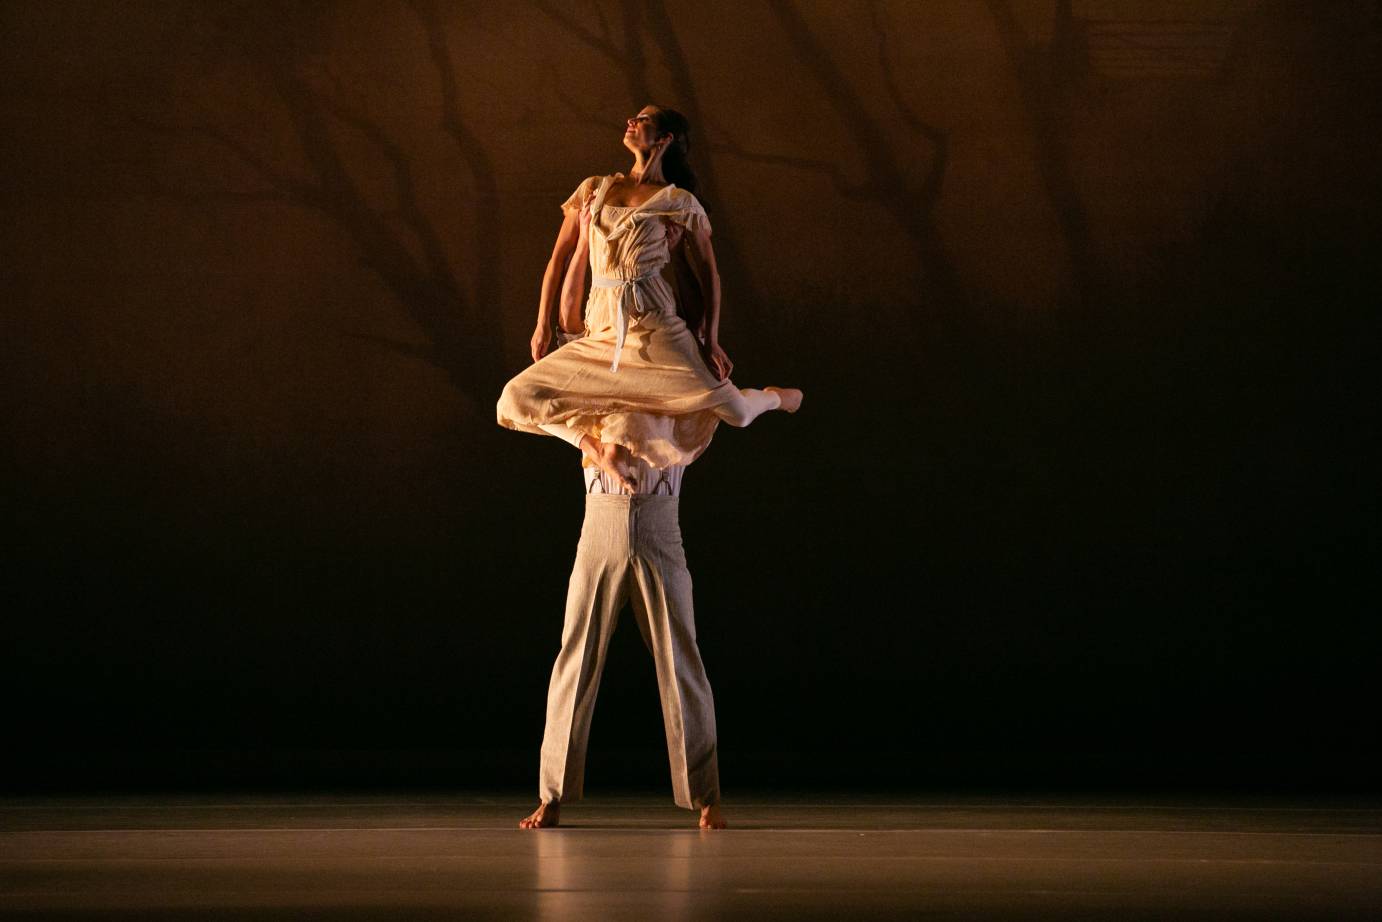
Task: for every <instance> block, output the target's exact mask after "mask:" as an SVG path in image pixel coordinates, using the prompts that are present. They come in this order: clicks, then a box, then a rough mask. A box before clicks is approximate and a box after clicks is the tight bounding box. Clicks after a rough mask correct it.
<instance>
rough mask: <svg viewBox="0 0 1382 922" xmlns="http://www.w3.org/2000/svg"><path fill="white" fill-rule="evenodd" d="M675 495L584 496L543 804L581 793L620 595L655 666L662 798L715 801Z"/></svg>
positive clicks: (550, 699)
mask: <svg viewBox="0 0 1382 922" xmlns="http://www.w3.org/2000/svg"><path fill="white" fill-rule="evenodd" d="M678 503H679V500H678V498H677V497H675V496H665V495H635V496H626V495H613V494H610V495H606V494H587V496H586V499H585V521H584V523H583V524H582V526H581V537H580V542H579V543H578V545H577V548H576V562H575V565H574V567H573V568H572V571H571V580H570V583H569V584H568V589H567V596H566V622H565V625H564V626H563V628H562V640H561V652H560V653H558V654H557V660H556V663H555V664H554V665H553V667H552V679H551V684H550V685H549V687H548V691H547V726H546V730H545V731H544V734H543V739H542V758H541V770H540V781H539V786H538V795H539V797H541V799H542V800H543V801H544V802H548V801H558V802H569V801H572V800H579V799H580V798H581V797H583V796H584V791H585V761H586V745H587V742H588V740H589V738H590V723H591V718H592V716H593V714H594V711H595V696H596V693H597V692H598V691H599V688H600V675H601V673H602V672H603V671H604V666H605V654H606V651H607V650H608V649H609V641H610V637H611V636H613V634H614V628H615V624H616V623H617V622H618V618H619V613H620V611H621V610H622V609H623V608H624V606H625V604H626V603H628V602H631V603H632V608H633V614H634V619H635V620H636V621H637V623H638V629H639V632H640V633H641V634H642V635H643V642H644V644H645V645H646V646H647V647H648V650H649V652H651V653H652V656H653V663H654V665H655V666H656V669H657V684H658V689H659V695H660V698H661V701H662V719H663V726H664V729H665V730H666V735H667V756H668V759H669V762H670V765H671V773H672V798H673V800H675V801H676V804H677V806H679V807H685V808H686V809H689V810H692V809H700V808H701V807H706V806H709V805H711V804H717V803H719V802H720V769H719V760H718V755H717V750H716V739H715V700H714V697H713V696H712V694H711V691H710V681H709V679H707V678H706V674H705V666H704V664H703V663H702V662H701V655H700V650H699V649H698V647H697V646H696V621H695V613H694V610H693V607H692V600H691V574H690V573H689V572H688V571H687V569H686V555H685V552H684V550H683V548H682V542H681V524H680V521H679V519H678V515H677V510H678Z"/></svg>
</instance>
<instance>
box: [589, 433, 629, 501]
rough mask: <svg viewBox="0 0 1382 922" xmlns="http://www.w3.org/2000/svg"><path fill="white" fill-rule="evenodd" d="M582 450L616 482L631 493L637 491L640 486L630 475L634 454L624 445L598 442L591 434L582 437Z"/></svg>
mask: <svg viewBox="0 0 1382 922" xmlns="http://www.w3.org/2000/svg"><path fill="white" fill-rule="evenodd" d="M581 451H583V452H585V453H586V456H587V457H589V458H590V460H592V461H594V462H595V466H596V467H598V468H599V469H600V470H602V471H604V472H605V473H606V474H608V475H609V476H610V477H612V478H614V482H615V483H617V484H619V485H620V486H622V487H623V488H624V489H625V490H626V491H628V492H629V493H637V492H638V486H637V485H636V484H635V483H634V482H633V480H632V479H630V477H629V472H630V468H631V467H632V456H631V455H630V454H629V450H628V449H627V448H625V447H624V446H623V445H616V444H615V443H614V442H597V441H595V440H594V439H593V438H591V437H590V436H589V435H586V436H585V438H583V439H581Z"/></svg>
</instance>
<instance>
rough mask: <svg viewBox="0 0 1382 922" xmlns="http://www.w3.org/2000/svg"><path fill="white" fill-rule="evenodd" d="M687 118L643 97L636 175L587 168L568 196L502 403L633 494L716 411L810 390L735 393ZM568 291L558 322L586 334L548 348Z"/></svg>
mask: <svg viewBox="0 0 1382 922" xmlns="http://www.w3.org/2000/svg"><path fill="white" fill-rule="evenodd" d="M688 129H689V125H688V123H687V121H686V119H685V118H684V117H683V116H682V115H681V114H680V113H678V112H676V111H675V110H672V109H666V108H663V107H660V106H644V107H643V109H642V111H640V112H639V113H638V115H636V116H634V117H633V118H631V119H629V120H628V125H627V130H626V131H625V132H624V146H625V147H626V148H628V150H629V151H631V152H632V153H633V156H634V163H633V166H632V167H631V168H630V171H629V174H628V175H625V174H623V173H618V172H616V173H614V174H612V175H608V176H591V177H589V178H587V179H586V180H585V181H584V182H582V183H581V184H580V186H579V187H578V188H577V189H576V191H575V192H574V193H572V195H571V197H570V198H568V199H567V200H566V202H564V203H563V204H562V211H563V212H565V214H566V217H565V220H564V221H563V222H562V226H561V231H560V232H559V233H558V235H557V241H556V245H555V246H554V247H553V250H552V258H551V259H550V260H549V261H548V264H547V271H546V273H545V275H544V276H543V280H542V295H541V300H540V303H539V305H538V318H537V329H536V331H535V332H534V333H533V339H532V356H533V364H532V365H530V366H529V367H528V368H526V369H524V370H523V371H522V372H520V373H519V374H518V375H516V376H515V377H514V378H512V379H511V380H510V381H509V382H508V384H506V385H505V386H504V390H503V393H502V394H501V395H500V397H499V403H498V406H497V413H498V422H499V425H501V426H505V427H507V428H509V429H517V430H520V431H523V432H531V433H535V434H543V433H545V434H548V435H555V436H557V437H558V438H562V439H565V440H566V441H568V442H570V443H571V444H572V445H575V446H576V447H577V448H579V449H580V450H581V451H582V453H583V454H584V457H583V459H582V461H581V464H582V466H585V467H590V466H595V467H598V468H599V469H600V470H601V471H603V472H605V473H606V474H607V475H608V476H609V477H611V478H613V479H614V480H615V481H616V482H617V483H619V484H620V485H621V487H623V488H624V489H625V490H626V491H627V492H629V493H636V492H638V483H637V482H636V480H637V478H636V477H635V473H634V472H635V468H638V469H642V470H645V471H646V470H655V471H660V470H664V469H666V468H668V467H670V466H672V465H686V464H690V463H691V462H692V461H694V460H695V459H696V458H697V457H698V456H699V455H700V454H701V452H703V451H705V449H706V446H708V445H709V444H710V439H711V437H712V436H713V435H714V432H715V427H716V426H717V425H718V424H719V422H720V421H721V420H724V421H725V422H727V423H729V424H730V425H732V426H739V427H742V426H747V425H748V424H749V423H751V422H753V420H754V419H755V418H757V417H758V416H759V415H760V414H761V413H764V412H766V411H768V410H778V409H781V410H785V411H786V412H788V413H794V412H796V410H797V409H798V408H799V407H800V406H801V401H802V393H801V391H799V390H797V389H796V388H785V387H783V388H780V387H765V388H763V389H761V390H759V389H756V388H746V389H744V390H740V389H739V388H738V387H735V386H734V384H733V382H731V381H730V380H729V374H730V371H731V370H733V367H734V366H733V363H732V362H730V360H729V356H727V355H726V354H725V351H724V349H723V348H722V347H721V346H720V343H719V326H720V277H719V274H718V272H717V271H716V268H715V252H714V249H713V248H712V246H711V243H710V233H711V229H710V220H709V218H708V217H707V216H706V213H705V209H704V208H702V207H701V203H700V202H699V201H698V200H697V199H696V196H695V195H694V193H693V190H694V188H695V185H696V179H695V174H694V173H693V172H692V171H691V168H690V165H689V164H688V163H687V159H686V158H687V153H688V151H689V143H688V138H687V133H688ZM583 212H584V214H585V216H586V219H587V220H588V228H589V233H588V235H583V233H582V213H583ZM673 225H677V226H678V231H681V232H684V235H685V241H684V243H683V244H682V245H683V246H685V247H688V248H690V250H691V252H690V253H689V254H688V256H690V257H693V259H688V262H690V263H692V266H693V274H694V277H695V280H696V283H697V285H698V286H699V288H700V293H701V295H702V296H703V298H702V300H703V302H704V304H705V312H704V315H703V317H702V318H701V320H700V322H699V323H698V329H697V330H696V333H695V334H693V332H692V330H691V329H690V328H688V327H687V325H686V322H685V320H683V319H682V317H681V316H679V315H678V312H677V302H676V296H675V288H674V284H675V270H674V267H673V266H672V265H671V261H670V254H669V247H668V243H669V228H670V227H671V226H673ZM676 234H677V231H673V233H672V236H673V237H674V238H675V237H676ZM583 236H585V242H586V243H587V244H588V249H589V266H590V269H591V271H592V273H593V277H592V280H591V292H590V299H589V301H588V302H587V304H586V308H585V315H584V321H583V323H581V322H580V320H579V319H578V317H577V316H576V312H575V310H574V308H573V305H575V304H578V303H579V296H580V292H581V291H582V290H583V287H584V275H583V273H584V271H585V265H586V261H585V259H584V258H583V257H582V258H576V259H571V257H572V256H573V253H576V252H577V249H578V246H579V247H580V249H581V250H584V249H585V248H586V246H585V245H583V243H582V237H583ZM569 259H570V261H571V266H570V272H569V273H568V260H569ZM558 286H561V288H560V289H559V288H558ZM563 291H565V293H566V298H565V299H564V300H565V301H566V302H567V303H566V304H565V305H563V310H562V312H561V313H562V316H561V318H560V319H561V327H562V330H563V332H564V333H567V334H572V333H577V332H583V333H584V335H583V336H580V338H577V339H574V340H573V341H571V342H568V343H566V344H565V345H563V346H561V347H560V348H558V349H556V350H555V351H553V352H550V353H548V351H547V348H548V344H549V340H550V336H551V333H550V331H551V325H552V302H553V300H555V297H556V296H557V295H559V294H561V293H562V292H563ZM573 293H574V294H573Z"/></svg>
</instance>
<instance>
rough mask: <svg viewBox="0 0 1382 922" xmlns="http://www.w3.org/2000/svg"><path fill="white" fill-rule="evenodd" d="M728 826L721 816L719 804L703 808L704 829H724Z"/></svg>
mask: <svg viewBox="0 0 1382 922" xmlns="http://www.w3.org/2000/svg"><path fill="white" fill-rule="evenodd" d="M727 825H728V824H727V823H726V822H725V818H724V817H723V816H721V815H720V806H719V804H711V805H710V806H709V807H702V808H701V828H702V829H724V828H725V827H726V826H727Z"/></svg>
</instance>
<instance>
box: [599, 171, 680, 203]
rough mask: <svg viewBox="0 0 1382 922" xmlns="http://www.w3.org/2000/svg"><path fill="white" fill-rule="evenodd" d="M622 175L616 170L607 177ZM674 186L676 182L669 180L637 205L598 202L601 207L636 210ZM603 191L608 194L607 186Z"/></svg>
mask: <svg viewBox="0 0 1382 922" xmlns="http://www.w3.org/2000/svg"><path fill="white" fill-rule="evenodd" d="M623 175H624V174H623V173H618V172H616V173H611V174H610V175H609V177H608V178H609V179H613V178H614V177H615V176H623ZM625 178H627V177H625ZM676 187H677V184H676V183H674V182H669V183H668V184H667V185H665V186H663V187H662V188H661V189H658V190H657V191H656V192H654V193H653V194H652V195H650V196H648V197H647V198H646V199H644V200H643V202H642V203H641V204H638V205H607V204H605V203H604V201H601V202H600V206H601V207H603V208H621V209H631V210H633V211H637V210H638V209H640V208H643V207H645V206H647V205H649V204H651V203H652V200H653V199H655V198H657V197H658V196H659V195H661V194H662V193H664V192H666V191H667V190H668V189H675V188H676ZM605 192H606V194H608V192H609V189H608V186H606V189H605Z"/></svg>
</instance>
